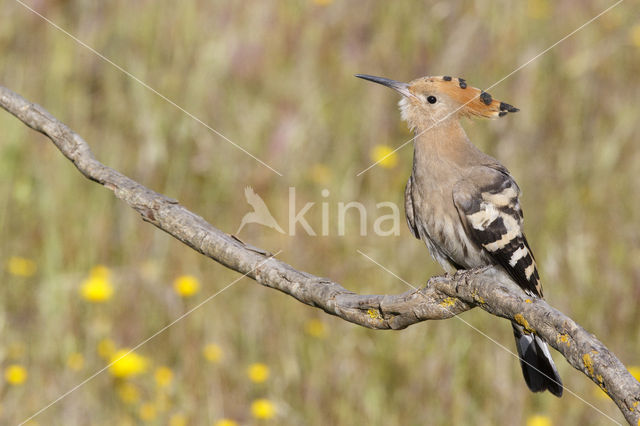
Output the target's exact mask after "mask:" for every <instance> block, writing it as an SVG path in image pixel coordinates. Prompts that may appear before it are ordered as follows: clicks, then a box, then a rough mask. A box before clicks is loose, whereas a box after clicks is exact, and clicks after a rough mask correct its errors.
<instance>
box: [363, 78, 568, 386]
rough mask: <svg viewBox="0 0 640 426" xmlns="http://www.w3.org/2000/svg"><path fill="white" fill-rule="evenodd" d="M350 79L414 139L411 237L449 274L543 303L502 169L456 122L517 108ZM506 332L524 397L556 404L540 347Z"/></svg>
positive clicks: (408, 207) (458, 93)
mask: <svg viewBox="0 0 640 426" xmlns="http://www.w3.org/2000/svg"><path fill="white" fill-rule="evenodd" d="M356 77H360V78H363V79H365V80H369V81H373V82H375V83H379V84H382V85H384V86H387V87H390V88H392V89H394V90H395V91H397V92H399V93H400V94H401V95H402V99H401V100H400V102H399V106H400V112H401V115H402V119H403V120H405V121H406V122H407V124H408V125H409V128H410V129H411V130H412V131H413V132H414V133H415V135H416V138H415V141H414V157H413V171H412V173H411V176H410V177H409V181H408V182H407V186H406V189H405V213H406V216H407V223H408V224H409V228H410V230H411V233H412V234H413V235H414V236H415V237H416V238H418V239H421V240H423V241H424V242H425V244H426V245H427V248H428V249H429V251H430V252H431V255H432V256H433V257H434V258H435V260H436V261H437V262H438V263H440V265H442V267H443V268H445V270H447V271H448V272H453V271H455V270H458V269H471V268H477V267H482V266H487V265H499V266H500V267H502V268H504V269H505V270H506V272H507V273H508V274H509V275H510V276H511V277H512V278H513V279H514V280H515V282H516V283H518V285H519V286H520V287H522V289H523V290H524V291H525V292H526V293H527V294H529V295H532V296H537V297H542V286H541V284H540V277H539V275H538V271H537V269H536V262H535V260H534V257H533V253H532V251H531V249H530V248H529V244H528V243H527V239H526V238H525V235H524V233H523V230H522V210H521V208H520V202H519V199H518V196H519V194H520V189H519V188H518V185H517V184H516V182H515V180H514V179H513V177H512V176H511V175H510V174H509V171H508V170H507V168H506V167H504V166H503V165H502V164H500V162H499V161H498V160H496V159H495V158H493V157H491V156H489V155H487V154H485V153H483V152H482V151H480V150H479V149H478V148H476V146H475V145H473V144H472V143H471V141H469V139H468V138H467V135H466V133H465V131H464V129H463V128H462V126H461V125H460V119H461V118H463V117H474V116H476V117H486V118H496V117H503V116H505V115H507V114H508V113H514V112H517V111H519V110H518V108H515V107H514V106H512V105H509V104H507V103H504V102H500V101H497V100H495V99H493V97H492V96H491V95H490V94H489V93H486V92H484V91H481V90H479V89H476V88H474V87H470V86H468V85H467V82H466V81H465V80H464V79H462V78H452V77H449V76H441V77H423V78H418V79H416V80H413V81H411V82H410V83H402V82H399V81H394V80H389V79H386V78H381V77H374V76H370V75H362V74H357V75H356ZM512 326H513V334H514V336H515V339H516V345H517V349H518V354H519V356H520V364H521V367H522V373H523V375H524V378H525V381H526V383H527V386H528V387H529V389H530V390H531V391H533V392H541V391H544V390H548V391H549V392H551V393H552V394H554V395H555V396H558V397H560V396H562V389H563V388H562V382H561V379H560V376H559V374H558V370H557V369H556V366H555V365H554V363H553V359H552V358H551V354H550V353H549V349H548V347H547V344H546V343H545V342H544V341H543V340H542V339H540V337H538V336H537V335H535V334H530V333H528V332H527V331H526V330H524V329H523V327H521V326H520V325H518V324H516V323H512Z"/></svg>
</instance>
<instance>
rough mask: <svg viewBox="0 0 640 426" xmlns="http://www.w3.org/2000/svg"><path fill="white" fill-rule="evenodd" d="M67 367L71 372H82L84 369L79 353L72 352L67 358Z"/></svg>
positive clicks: (81, 356) (82, 357) (82, 359)
mask: <svg viewBox="0 0 640 426" xmlns="http://www.w3.org/2000/svg"><path fill="white" fill-rule="evenodd" d="M67 367H69V368H70V369H71V370H75V371H78V370H82V367H84V356H83V355H82V354H81V353H80V352H74V353H72V354H71V355H69V357H68V358H67Z"/></svg>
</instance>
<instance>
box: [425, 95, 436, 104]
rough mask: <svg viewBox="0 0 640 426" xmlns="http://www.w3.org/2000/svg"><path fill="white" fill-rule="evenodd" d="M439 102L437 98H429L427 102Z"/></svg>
mask: <svg viewBox="0 0 640 426" xmlns="http://www.w3.org/2000/svg"><path fill="white" fill-rule="evenodd" d="M437 101H438V100H437V99H436V97H435V96H429V97H428V98H427V102H429V103H430V104H435V103H436V102H437Z"/></svg>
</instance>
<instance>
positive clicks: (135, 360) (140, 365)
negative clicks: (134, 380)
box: [109, 349, 149, 378]
mask: <svg viewBox="0 0 640 426" xmlns="http://www.w3.org/2000/svg"><path fill="white" fill-rule="evenodd" d="M148 364H149V361H148V360H147V359H146V358H145V357H143V356H141V355H138V354H137V353H135V352H132V351H130V350H129V349H120V350H119V351H117V352H116V353H114V354H113V355H112V356H111V365H110V366H109V371H110V372H111V374H113V375H114V376H115V377H120V378H127V377H133V376H137V375H138V374H142V373H144V372H145V371H146V370H147V366H148Z"/></svg>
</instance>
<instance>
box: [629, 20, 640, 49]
mask: <svg viewBox="0 0 640 426" xmlns="http://www.w3.org/2000/svg"><path fill="white" fill-rule="evenodd" d="M629 38H630V39H631V43H633V44H635V45H636V46H637V47H640V24H636V25H634V26H633V27H631V31H629Z"/></svg>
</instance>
